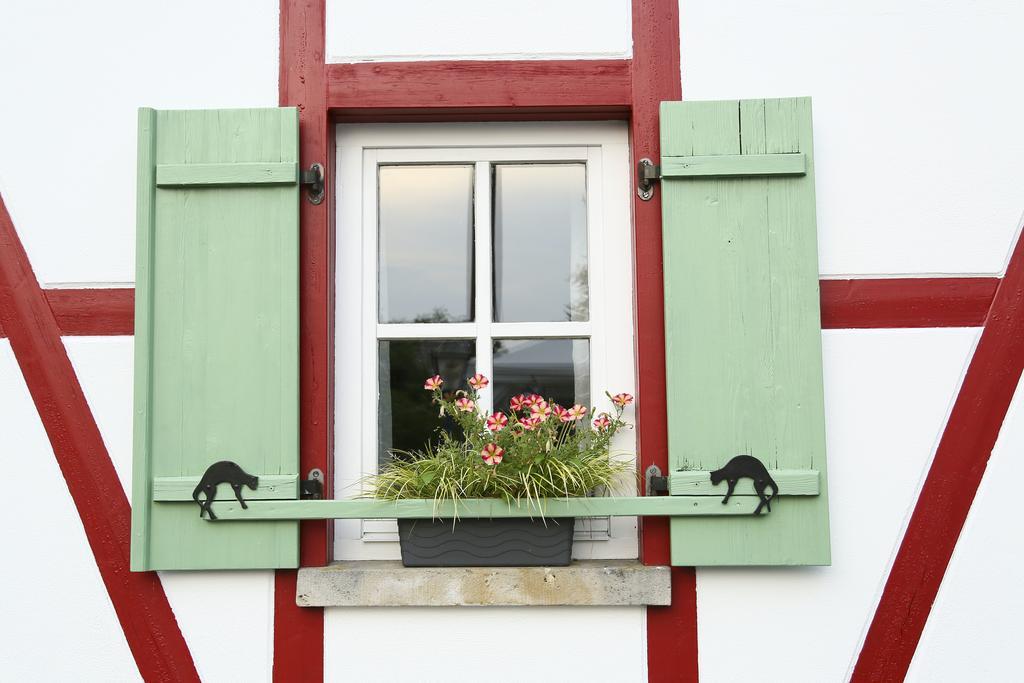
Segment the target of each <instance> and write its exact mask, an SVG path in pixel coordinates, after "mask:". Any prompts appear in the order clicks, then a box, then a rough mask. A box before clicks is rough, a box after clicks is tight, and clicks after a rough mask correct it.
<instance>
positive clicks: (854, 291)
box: [821, 277, 999, 329]
mask: <svg viewBox="0 0 1024 683" xmlns="http://www.w3.org/2000/svg"><path fill="white" fill-rule="evenodd" d="M998 286H999V278H997V277H945V278H883V279H873V280H822V281H821V326H822V327H823V328H826V329H866V328H891V327H980V326H981V325H982V324H983V323H984V322H985V316H987V315H988V309H989V306H990V305H991V304H992V298H993V297H994V296H995V293H996V288H997V287H998Z"/></svg>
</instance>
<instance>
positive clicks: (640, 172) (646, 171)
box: [636, 157, 661, 202]
mask: <svg viewBox="0 0 1024 683" xmlns="http://www.w3.org/2000/svg"><path fill="white" fill-rule="evenodd" d="M660 179H661V166H656V165H655V164H654V162H653V161H651V160H650V159H648V158H646V157H644V158H643V159H641V160H640V161H638V162H636V195H637V196H638V197H640V199H642V200H644V201H645V202H646V201H650V199H651V197H653V196H654V183H655V181H657V180H660Z"/></svg>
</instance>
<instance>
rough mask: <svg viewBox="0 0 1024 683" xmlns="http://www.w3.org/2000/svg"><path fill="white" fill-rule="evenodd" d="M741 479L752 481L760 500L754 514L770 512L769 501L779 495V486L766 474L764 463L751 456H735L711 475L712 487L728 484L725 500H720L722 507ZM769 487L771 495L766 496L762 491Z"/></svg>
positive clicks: (766, 469)
mask: <svg viewBox="0 0 1024 683" xmlns="http://www.w3.org/2000/svg"><path fill="white" fill-rule="evenodd" d="M743 477H747V478H749V479H753V480H754V491H756V492H757V496H758V498H760V499H761V503H760V504H759V505H758V506H757V509H756V510H754V514H755V515H759V514H761V508H767V509H768V512H771V511H772V505H771V500H772V498H774V497H775V496H777V495H779V485H778V484H776V483H775V480H774V479H772V478H771V475H769V474H768V468H767V467H765V466H764V463H763V462H761V461H760V460H758V459H757V458H755V457H754V456H752V455H737V456H736V457H735V458H733V459H732V460H730V461H729V462H727V463H725V466H724V467H722V468H721V469H717V470H715V471H714V472H712V473H711V483H712V485H714V486H718V484H719V482H721V481H722V480H725V481H727V482H729V490H728V491H726V493H725V498H723V499H722V505H725V504H726V503H728V502H729V498H730V497H731V496H732V493H733V491H734V490H735V489H736V482H737V481H739V480H740V479H742V478H743ZM769 486H771V487H772V495H770V496H766V495H765V493H764V491H765V489H766V488H768V487H769Z"/></svg>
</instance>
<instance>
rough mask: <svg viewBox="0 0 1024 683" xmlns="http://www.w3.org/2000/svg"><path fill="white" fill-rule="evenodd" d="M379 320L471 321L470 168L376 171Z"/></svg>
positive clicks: (401, 167) (471, 171) (388, 169)
mask: <svg viewBox="0 0 1024 683" xmlns="http://www.w3.org/2000/svg"><path fill="white" fill-rule="evenodd" d="M378 173H379V176H378V177H379V197H380V199H379V207H378V212H379V218H378V221H379V223H378V225H379V229H378V235H379V238H378V239H379V245H378V260H379V266H380V268H379V273H380V275H379V278H380V279H379V291H378V301H379V302H380V303H379V319H380V322H382V323H408V322H468V321H470V320H472V319H473V287H472V282H473V167H472V166H381V167H380V169H379V171H378Z"/></svg>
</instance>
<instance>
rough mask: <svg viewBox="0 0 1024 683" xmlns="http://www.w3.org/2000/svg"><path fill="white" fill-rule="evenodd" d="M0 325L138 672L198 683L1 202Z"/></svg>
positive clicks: (154, 678)
mask: <svg viewBox="0 0 1024 683" xmlns="http://www.w3.org/2000/svg"><path fill="white" fill-rule="evenodd" d="M0 322H2V324H3V329H4V330H5V331H6V334H7V336H8V338H9V339H10V343H11V348H12V350H13V351H14V355H15V358H17V360H18V365H19V366H20V367H21V372H22V374H23V375H24V376H25V383H26V384H27V385H28V390H29V393H30V394H31V395H32V400H33V401H34V402H35V404H36V409H37V410H38V411H39V417H40V419H41V420H42V423H43V427H44V428H45V429H46V434H47V436H49V438H50V444H51V445H52V447H53V454H54V456H55V457H56V459H57V464H58V465H59V466H60V470H61V473H62V474H63V475H64V480H65V481H66V482H67V485H68V491H69V492H70V493H71V498H72V500H73V501H74V503H75V507H76V508H77V509H78V514H79V516H80V517H81V519H82V526H83V528H84V529H85V535H86V538H87V539H88V541H89V547H90V548H91V549H92V553H93V556H94V558H95V559H96V566H97V567H98V568H99V571H100V577H101V578H102V579H103V585H104V586H105V587H106V589H107V594H108V595H109V596H110V601H111V603H112V604H113V606H114V611H115V612H116V613H117V618H118V621H120V622H121V628H122V629H123V630H124V636H125V640H127V641H128V647H129V648H130V649H131V652H132V655H133V656H134V658H135V663H136V665H137V666H138V667H139V673H140V675H141V676H142V678H144V679H145V680H147V681H198V680H199V675H198V674H197V673H196V668H195V664H194V663H193V661H192V655H191V654H190V653H189V649H188V645H186V643H185V639H184V638H183V637H182V635H181V630H180V629H179V628H178V622H177V620H176V619H175V618H174V612H173V611H172V610H171V606H170V604H168V602H167V596H166V595H165V594H164V590H163V586H162V585H161V584H160V577H159V576H158V575H157V574H156V572H145V573H133V572H131V571H130V570H129V561H128V548H129V539H130V529H131V509H130V507H129V505H128V499H127V497H126V496H125V494H124V489H122V488H121V483H120V481H119V480H118V478H117V473H116V472H115V471H114V465H113V464H112V463H111V461H110V456H109V454H108V453H107V449H106V446H105V445H104V444H103V437H102V436H101V435H100V431H99V429H98V428H97V426H96V421H95V420H94V419H93V416H92V412H91V411H90V410H89V404H88V403H87V402H86V400H85V395H84V394H83V393H82V387H81V386H80V385H79V383H78V377H77V376H76V375H75V370H74V368H73V367H72V365H71V361H70V360H69V359H68V355H67V351H66V350H65V349H64V345H63V343H61V339H60V334H61V333H60V330H59V329H58V327H57V321H56V319H55V318H54V315H53V313H52V312H51V310H50V305H49V303H48V302H47V299H46V296H44V294H43V290H42V289H41V288H40V287H39V283H38V281H37V280H36V277H35V274H34V273H33V272H32V267H31V265H30V264H29V261H28V255H27V254H26V253H25V250H24V248H23V247H22V244H21V241H20V240H19V239H18V235H17V233H16V231H15V229H14V224H13V222H12V221H11V217H10V214H8V212H7V207H6V206H5V205H4V202H3V198H2V197H0ZM57 616H58V618H59V615H57Z"/></svg>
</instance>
